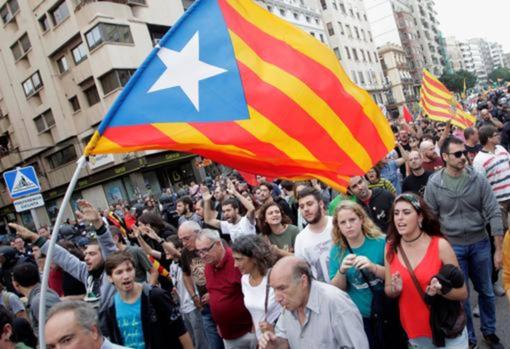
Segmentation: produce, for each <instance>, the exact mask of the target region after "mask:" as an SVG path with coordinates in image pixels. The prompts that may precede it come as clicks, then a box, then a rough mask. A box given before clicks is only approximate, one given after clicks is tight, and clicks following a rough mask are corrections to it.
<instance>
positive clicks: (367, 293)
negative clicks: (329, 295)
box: [329, 236, 386, 317]
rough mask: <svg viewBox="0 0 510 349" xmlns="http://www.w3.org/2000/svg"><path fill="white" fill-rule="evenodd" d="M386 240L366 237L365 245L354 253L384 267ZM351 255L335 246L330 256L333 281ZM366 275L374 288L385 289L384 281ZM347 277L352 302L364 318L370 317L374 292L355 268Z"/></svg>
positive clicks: (350, 269)
mask: <svg viewBox="0 0 510 349" xmlns="http://www.w3.org/2000/svg"><path fill="white" fill-rule="evenodd" d="M385 244H386V240H385V237H384V236H381V237H377V238H375V239H374V238H369V237H365V241H364V242H363V245H361V246H360V247H358V248H353V249H352V251H353V252H354V254H355V255H357V256H365V257H367V258H368V259H370V261H371V262H372V263H375V264H378V265H384V246H385ZM348 254H349V251H344V250H343V249H342V248H341V247H340V246H339V245H334V246H333V247H332V248H331V252H330V254H329V277H330V279H333V278H334V277H335V275H336V273H337V272H338V269H340V266H341V265H342V261H343V260H344V258H345V257H346V256H347V255H348ZM365 275H366V276H367V277H368V279H369V281H370V285H371V286H372V287H377V288H382V287H384V281H383V280H381V279H379V278H377V277H376V276H375V275H374V274H372V273H371V272H369V271H367V272H366V273H365ZM346 277H347V293H348V294H349V296H351V299H352V301H353V302H354V304H356V306H357V307H358V309H359V311H360V313H361V315H362V316H363V317H370V315H371V312H372V309H371V308H372V291H371V290H370V288H369V287H368V285H367V283H366V281H365V279H364V278H363V275H361V273H360V271H359V270H358V269H356V268H354V267H351V268H349V269H348V270H347V272H346Z"/></svg>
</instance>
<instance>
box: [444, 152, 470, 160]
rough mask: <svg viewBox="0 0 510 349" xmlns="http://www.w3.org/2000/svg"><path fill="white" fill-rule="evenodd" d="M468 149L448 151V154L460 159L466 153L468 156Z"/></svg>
mask: <svg viewBox="0 0 510 349" xmlns="http://www.w3.org/2000/svg"><path fill="white" fill-rule="evenodd" d="M468 153H469V152H468V151H467V150H459V151H456V152H455V153H448V155H453V156H455V157H456V158H458V159H460V158H461V157H462V155H464V156H465V157H467V156H468Z"/></svg>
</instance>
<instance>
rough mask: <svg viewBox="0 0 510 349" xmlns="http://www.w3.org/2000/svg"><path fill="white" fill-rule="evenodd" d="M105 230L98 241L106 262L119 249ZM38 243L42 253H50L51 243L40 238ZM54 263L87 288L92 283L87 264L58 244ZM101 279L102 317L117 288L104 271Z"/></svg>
mask: <svg viewBox="0 0 510 349" xmlns="http://www.w3.org/2000/svg"><path fill="white" fill-rule="evenodd" d="M105 230H106V231H104V232H102V234H99V232H98V234H97V241H98V243H99V246H100V247H101V254H102V255H103V260H106V257H108V256H109V255H110V254H112V253H113V252H115V251H117V247H116V246H115V243H114V242H113V239H112V235H111V234H110V231H109V230H108V228H106V227H105ZM36 243H39V244H40V248H41V252H42V253H44V254H46V253H47V252H48V248H49V245H50V243H49V241H47V240H46V239H42V238H39V239H38V240H37V241H36ZM53 262H54V263H55V264H56V265H58V266H59V267H60V268H62V269H63V270H64V271H65V272H67V273H69V274H71V275H72V276H73V277H74V278H75V279H77V280H80V281H81V282H82V283H83V284H84V285H85V287H87V285H88V284H89V283H90V282H91V278H92V275H90V273H89V271H88V270H87V264H86V263H85V262H82V261H80V260H79V259H78V258H77V257H76V256H74V255H73V254H72V253H70V252H69V251H67V250H66V249H64V248H62V247H61V246H60V245H58V244H56V245H55V248H54V251H53ZM100 277H101V286H100V298H99V309H98V311H99V314H100V316H101V314H103V312H104V311H105V310H106V309H108V306H109V305H110V303H111V302H112V299H113V295H114V294H115V287H114V286H113V284H112V283H110V282H109V281H108V277H107V276H106V273H105V272H104V271H103V273H102V275H101V276H100Z"/></svg>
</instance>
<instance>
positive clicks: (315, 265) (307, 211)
mask: <svg viewBox="0 0 510 349" xmlns="http://www.w3.org/2000/svg"><path fill="white" fill-rule="evenodd" d="M297 199H298V204H299V211H300V212H301V215H302V216H303V218H304V219H305V220H306V221H307V222H308V225H307V226H306V227H305V228H304V229H303V230H302V231H301V232H300V233H299V234H298V235H297V236H296V243H295V245H294V253H295V255H296V257H300V258H302V259H304V260H305V261H307V262H308V264H310V267H311V268H312V272H313V275H314V277H315V278H316V279H317V280H319V281H323V282H328V283H329V281H330V280H329V272H328V266H329V251H330V249H331V231H332V229H333V220H332V218H331V217H329V216H326V210H325V208H324V201H323V200H322V195H321V193H320V192H319V191H318V190H317V189H315V188H311V187H308V188H305V189H303V190H301V191H300V192H299V193H298V197H297Z"/></svg>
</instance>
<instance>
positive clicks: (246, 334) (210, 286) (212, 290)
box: [196, 229, 257, 349]
mask: <svg viewBox="0 0 510 349" xmlns="http://www.w3.org/2000/svg"><path fill="white" fill-rule="evenodd" d="M196 252H197V254H198V255H199V256H200V258H202V260H203V261H204V263H205V278H206V286H207V290H208V291H209V305H210V307H211V313H212V316H213V318H214V320H215V321H216V324H217V325H218V329H219V332H220V336H221V337H222V338H223V342H224V343H225V349H237V348H239V349H241V348H246V349H250V348H253V349H255V348H256V346H257V339H256V337H255V333H254V332H252V329H253V324H252V321H251V315H250V313H249V312H248V310H247V309H246V307H245V306H244V300H243V292H242V289H241V273H240V272H239V270H238V269H237V268H236V267H235V266H234V257H233V256H232V250H231V249H230V248H228V247H225V246H223V243H222V241H221V238H220V234H219V233H218V231H216V230H211V229H203V230H202V232H201V233H200V234H199V235H198V237H197V239H196Z"/></svg>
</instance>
